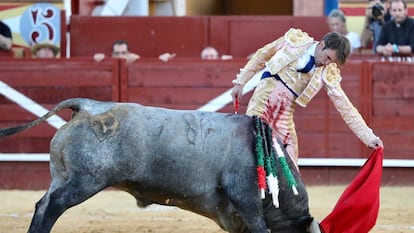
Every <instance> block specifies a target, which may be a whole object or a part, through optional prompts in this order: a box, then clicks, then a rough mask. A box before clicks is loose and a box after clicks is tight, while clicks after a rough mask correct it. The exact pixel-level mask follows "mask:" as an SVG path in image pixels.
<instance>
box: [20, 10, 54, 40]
mask: <svg viewBox="0 0 414 233" xmlns="http://www.w3.org/2000/svg"><path fill="white" fill-rule="evenodd" d="M20 34H21V36H22V38H23V40H24V41H26V43H27V44H28V45H29V46H31V45H33V44H37V43H41V42H43V41H51V42H53V44H60V9H59V8H58V7H56V6H55V5H53V4H49V3H37V4H33V5H30V6H28V8H27V9H26V10H25V11H24V12H23V14H22V16H21V18H20Z"/></svg>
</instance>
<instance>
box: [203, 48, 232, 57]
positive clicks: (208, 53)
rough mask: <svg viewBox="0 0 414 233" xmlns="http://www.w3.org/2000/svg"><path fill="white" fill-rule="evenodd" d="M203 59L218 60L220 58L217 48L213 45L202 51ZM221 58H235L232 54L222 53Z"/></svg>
mask: <svg viewBox="0 0 414 233" xmlns="http://www.w3.org/2000/svg"><path fill="white" fill-rule="evenodd" d="M201 59H204V60H217V59H219V54H218V52H217V50H216V49H215V48H214V47H212V46H207V47H205V48H204V49H203V50H202V51H201ZM220 59H221V60H230V59H233V57H232V56H231V55H224V54H223V55H221V58H220Z"/></svg>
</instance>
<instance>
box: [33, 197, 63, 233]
mask: <svg viewBox="0 0 414 233" xmlns="http://www.w3.org/2000/svg"><path fill="white" fill-rule="evenodd" d="M59 212H60V213H59ZM62 212H63V211H59V208H56V206H54V205H53V204H52V205H51V204H50V195H49V193H46V194H45V195H44V196H43V197H42V199H40V201H38V202H37V203H36V210H35V213H34V215H33V218H32V222H31V223H30V227H29V230H28V232H29V233H49V232H50V231H51V230H52V227H53V225H54V224H55V222H56V220H57V219H58V217H59V216H60V215H61V214H62Z"/></svg>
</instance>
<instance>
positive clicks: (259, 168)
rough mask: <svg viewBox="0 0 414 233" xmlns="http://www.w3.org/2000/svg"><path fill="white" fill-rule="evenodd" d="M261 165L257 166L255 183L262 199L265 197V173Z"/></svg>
mask: <svg viewBox="0 0 414 233" xmlns="http://www.w3.org/2000/svg"><path fill="white" fill-rule="evenodd" d="M265 174H266V173H265V170H264V167H263V166H257V183H258V185H259V189H260V196H261V197H262V199H265V190H266V178H265V177H266V175H265Z"/></svg>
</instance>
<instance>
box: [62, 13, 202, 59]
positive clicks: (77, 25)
mask: <svg viewBox="0 0 414 233" xmlns="http://www.w3.org/2000/svg"><path fill="white" fill-rule="evenodd" d="M207 22H208V18H207V17H132V16H129V17H127V16H124V17H94V16H79V15H77V16H72V17H71V20H70V45H71V47H70V48H71V49H70V54H71V56H72V57H78V56H89V57H91V56H93V54H95V53H98V52H103V53H105V54H108V55H110V54H111V52H112V51H111V49H112V43H113V42H114V41H115V40H126V41H128V43H129V49H130V51H133V52H135V53H138V54H139V55H140V56H142V57H158V56H159V55H160V54H162V53H165V52H171V53H176V55H177V56H179V57H199V56H200V53H201V50H202V49H203V48H204V46H206V45H207V32H208V30H207Z"/></svg>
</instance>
